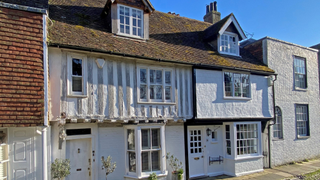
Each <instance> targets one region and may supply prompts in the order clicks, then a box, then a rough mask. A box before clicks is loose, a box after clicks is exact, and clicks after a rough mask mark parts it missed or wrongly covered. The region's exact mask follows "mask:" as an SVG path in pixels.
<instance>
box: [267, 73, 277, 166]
mask: <svg viewBox="0 0 320 180" xmlns="http://www.w3.org/2000/svg"><path fill="white" fill-rule="evenodd" d="M274 77H275V78H274V80H272V81H273V83H272V96H273V122H275V118H276V98H275V93H274V82H275V81H276V80H277V77H278V76H277V74H276V75H274ZM269 122H270V121H269ZM273 124H274V123H273ZM273 124H270V123H269V124H268V151H269V168H272V166H271V147H270V146H271V126H272V125H273Z"/></svg>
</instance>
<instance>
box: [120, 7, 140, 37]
mask: <svg viewBox="0 0 320 180" xmlns="http://www.w3.org/2000/svg"><path fill="white" fill-rule="evenodd" d="M118 20H119V23H118V34H120V35H125V36H132V37H139V38H142V37H143V12H142V11H141V10H139V9H135V8H131V7H128V6H123V5H118Z"/></svg>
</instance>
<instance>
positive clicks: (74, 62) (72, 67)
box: [67, 53, 87, 96]
mask: <svg viewBox="0 0 320 180" xmlns="http://www.w3.org/2000/svg"><path fill="white" fill-rule="evenodd" d="M67 59H68V81H67V86H68V95H69V96H86V95H87V77H86V64H87V57H86V56H84V55H80V54H71V53H70V54H68V58H67Z"/></svg>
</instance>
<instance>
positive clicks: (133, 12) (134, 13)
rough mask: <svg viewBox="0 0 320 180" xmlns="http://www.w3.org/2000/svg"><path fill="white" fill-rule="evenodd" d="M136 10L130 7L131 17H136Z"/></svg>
mask: <svg viewBox="0 0 320 180" xmlns="http://www.w3.org/2000/svg"><path fill="white" fill-rule="evenodd" d="M136 12H137V11H136V10H134V9H132V17H136V16H137V15H136V14H137V13H136Z"/></svg>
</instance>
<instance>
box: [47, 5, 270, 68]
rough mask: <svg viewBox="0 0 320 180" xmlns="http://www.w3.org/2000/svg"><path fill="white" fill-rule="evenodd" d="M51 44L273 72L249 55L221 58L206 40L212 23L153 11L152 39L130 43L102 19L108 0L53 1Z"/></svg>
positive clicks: (51, 7) (51, 6)
mask: <svg viewBox="0 0 320 180" xmlns="http://www.w3.org/2000/svg"><path fill="white" fill-rule="evenodd" d="M49 3H50V6H49V16H50V19H51V20H52V24H50V27H49V45H51V46H55V45H60V46H71V47H78V48H86V49H93V50H100V51H107V52H114V53H121V54H127V55H132V56H143V57H147V58H153V59H161V60H168V61H175V62H183V63H192V64H202V65H209V66H218V67H228V68H240V69H246V70H253V71H263V72H274V71H273V70H271V69H269V68H268V67H267V66H265V65H264V64H262V63H261V62H260V61H258V60H256V59H254V58H252V56H250V55H249V54H248V53H244V54H241V55H242V58H241V57H233V56H222V55H220V54H219V53H218V52H215V51H213V50H212V47H211V46H209V45H208V44H207V43H205V42H204V41H203V39H204V35H205V33H204V30H205V29H207V28H208V27H210V26H211V25H212V24H210V23H206V22H201V21H197V20H193V19H189V18H185V17H180V16H176V15H170V14H166V13H162V12H159V11H154V12H153V13H152V14H151V16H150V25H149V26H150V27H149V28H150V29H149V31H150V39H149V40H147V41H146V42H143V41H137V40H129V39H128V38H122V37H119V36H116V35H114V34H112V33H110V30H109V29H107V27H108V26H107V24H106V21H105V20H104V19H102V18H101V12H102V11H103V8H104V5H105V3H106V0H50V1H49Z"/></svg>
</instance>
